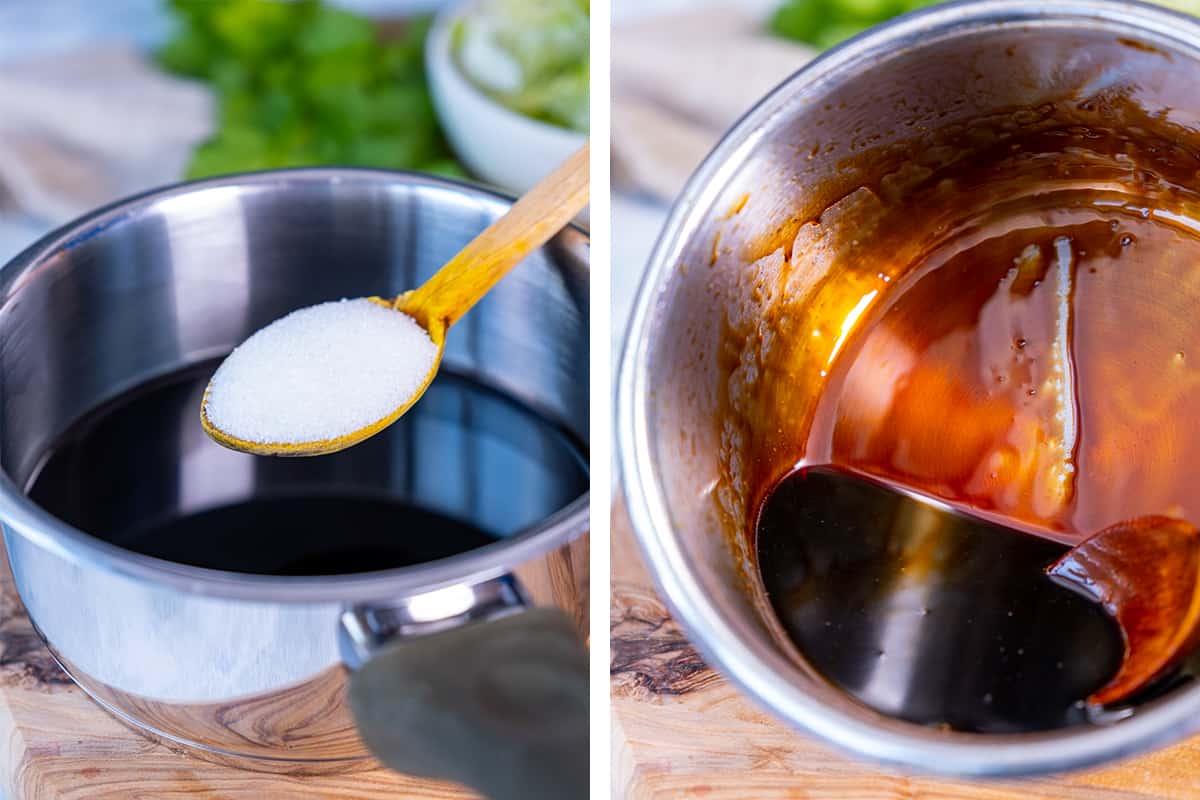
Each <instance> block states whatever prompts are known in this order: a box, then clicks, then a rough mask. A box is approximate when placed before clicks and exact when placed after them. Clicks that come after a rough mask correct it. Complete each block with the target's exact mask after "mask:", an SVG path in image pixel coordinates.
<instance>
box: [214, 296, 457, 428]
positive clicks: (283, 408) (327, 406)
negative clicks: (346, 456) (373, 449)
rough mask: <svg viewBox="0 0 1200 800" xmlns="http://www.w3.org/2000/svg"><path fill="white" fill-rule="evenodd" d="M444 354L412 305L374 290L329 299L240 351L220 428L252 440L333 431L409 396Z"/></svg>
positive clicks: (226, 380)
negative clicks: (381, 297) (378, 299)
mask: <svg viewBox="0 0 1200 800" xmlns="http://www.w3.org/2000/svg"><path fill="white" fill-rule="evenodd" d="M436 357H437V347H436V346H435V345H434V343H433V341H432V340H430V338H429V335H428V334H427V333H426V332H425V330H424V329H423V328H421V326H420V325H419V324H418V323H417V322H416V320H414V319H413V318H412V317H410V316H408V315H407V314H402V313H400V312H398V311H394V310H392V309H389V308H385V307H383V306H381V305H378V304H377V303H373V302H371V301H370V300H367V299H358V300H341V301H334V302H331V303H321V304H320V305H315V306H309V307H308V308H302V309H300V310H298V311H293V312H292V313H291V314H288V315H287V316H286V317H283V318H281V319H278V320H276V321H275V322H273V323H271V324H270V325H268V326H267V327H265V328H263V329H262V330H260V331H258V332H257V333H255V334H254V335H253V336H251V337H250V338H249V339H247V340H246V341H245V342H244V343H243V344H242V346H241V347H238V348H237V349H236V350H234V351H233V352H232V353H230V355H229V357H228V358H227V359H225V362H224V363H223V364H221V367H220V368H219V369H218V370H217V372H216V374H215V375H214V376H213V379H212V382H211V388H210V391H209V395H208V403H207V406H206V413H207V415H208V419H209V421H210V422H211V423H212V424H213V426H215V427H216V428H217V429H218V430H221V431H224V432H225V433H227V434H230V435H231V436H235V437H237V438H239V439H244V440H246V441H250V442H258V443H262V444H291V443H300V442H315V441H318V440H321V439H333V438H336V437H339V436H343V435H345V434H348V433H351V432H353V431H356V430H359V429H361V428H365V427H367V426H368V425H371V424H372V423H375V422H378V421H379V420H381V419H383V418H384V417H387V416H388V415H389V414H391V413H392V412H394V411H395V410H396V409H397V408H399V407H400V406H402V405H404V404H405V403H407V402H408V400H409V399H410V398H411V397H412V396H413V395H414V394H415V393H416V392H417V390H418V389H420V388H421V385H422V384H423V383H424V382H425V377H426V375H428V374H429V370H430V369H432V368H433V366H434V360H435V358H436Z"/></svg>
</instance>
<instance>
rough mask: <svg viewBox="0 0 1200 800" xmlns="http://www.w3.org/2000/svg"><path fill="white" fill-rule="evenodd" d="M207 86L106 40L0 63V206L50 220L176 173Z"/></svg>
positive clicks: (201, 124) (200, 130) (204, 115)
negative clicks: (50, 54)
mask: <svg viewBox="0 0 1200 800" xmlns="http://www.w3.org/2000/svg"><path fill="white" fill-rule="evenodd" d="M212 129H213V101H212V97H211V95H210V93H209V92H208V90H207V89H205V88H204V87H203V86H201V85H200V84H197V83H193V82H191V81H184V80H179V79H177V78H174V77H171V76H169V75H166V74H164V73H162V72H161V71H160V70H159V69H157V68H156V67H155V66H154V65H153V64H151V63H149V62H148V61H147V60H146V59H145V57H144V56H142V55H141V54H139V53H137V52H136V51H134V50H132V49H129V48H127V47H121V46H108V47H103V48H96V49H90V50H87V51H81V52H75V53H67V54H59V55H56V56H53V57H46V58H39V59H36V60H34V61H29V62H25V63H19V64H5V65H3V66H2V67H0V211H3V212H7V213H12V212H16V213H18V214H23V215H26V216H30V217H35V218H38V219H42V220H45V221H47V222H50V223H58V222H63V221H66V220H68V219H70V218H72V217H75V216H78V215H79V214H81V213H83V212H85V211H87V210H89V209H91V208H94V207H96V206H98V205H101V204H103V203H107V202H109V201H111V200H114V199H116V198H118V197H121V196H123V195H127V194H131V193H133V192H137V191H140V190H142V189H147V188H150V187H152V186H157V185H161V184H164V183H170V182H173V181H177V180H179V179H180V178H181V177H182V175H183V172H184V170H185V168H186V166H187V163H188V160H189V159H190V157H191V153H192V151H193V150H194V149H195V147H196V145H197V144H199V143H200V142H202V141H203V140H204V139H206V138H207V137H208V136H209V135H210V133H211V131H212Z"/></svg>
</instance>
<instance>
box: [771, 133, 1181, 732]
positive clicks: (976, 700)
mask: <svg viewBox="0 0 1200 800" xmlns="http://www.w3.org/2000/svg"><path fill="white" fill-rule="evenodd" d="M1055 136H1059V137H1060V138H1059V139H1058V141H1059V142H1060V143H1066V144H1069V145H1070V147H1071V148H1073V149H1072V150H1071V151H1069V152H1064V153H1053V154H1052V153H1050V152H1047V151H1048V150H1050V149H1051V148H1053V147H1054V146H1055V145H1054V144H1053V141H1054V137H1055ZM1058 146H1062V144H1060V145H1058ZM1006 147H1009V148H1010V149H1011V152H1012V153H1015V154H1016V155H1007V154H1001V153H1000V152H999V150H997V151H994V152H992V153H989V154H985V155H983V156H981V157H980V158H977V159H971V160H970V163H971V166H970V167H969V168H966V167H964V168H962V169H963V170H964V171H961V172H954V171H952V172H951V173H949V174H943V175H938V174H934V175H932V176H931V177H930V178H929V179H928V180H927V181H926V182H925V184H924V185H922V186H918V187H916V188H915V189H914V190H913V191H912V193H911V194H910V196H908V197H907V198H905V199H904V201H903V203H904V204H907V207H904V208H901V207H894V208H891V209H889V210H888V213H891V214H892V217H891V219H890V223H889V224H890V226H891V227H890V229H889V233H888V235H889V236H890V237H891V241H892V243H893V245H895V243H896V242H898V241H901V240H902V239H903V237H904V236H905V235H906V234H905V233H904V231H903V230H900V229H899V226H900V225H901V223H902V220H903V218H904V216H905V215H907V217H908V219H909V220H910V223H909V224H910V225H912V221H919V220H922V219H942V220H944V219H948V218H953V210H952V209H953V204H959V205H961V206H962V207H963V208H971V209H977V212H974V216H972V217H971V218H969V219H960V220H957V221H956V224H955V225H953V226H951V227H949V228H948V229H947V230H946V231H945V232H944V235H942V236H940V237H931V238H930V241H932V244H930V245H928V246H925V245H922V246H921V247H920V248H919V247H917V246H916V245H914V246H913V247H910V248H909V249H908V250H907V251H906V250H905V248H904V247H897V246H893V247H892V248H891V250H890V252H912V251H914V250H918V249H920V253H921V255H920V258H919V259H918V260H917V261H916V262H914V263H911V264H909V265H905V264H893V263H888V261H887V254H888V252H889V251H888V250H887V248H884V247H879V248H878V249H877V250H874V251H873V250H871V248H870V247H869V246H868V245H867V244H864V246H863V249H862V253H861V257H863V258H870V259H872V260H873V262H872V263H874V260H877V261H878V263H879V264H880V268H879V273H880V277H881V283H880V285H879V286H878V287H877V289H876V291H875V292H873V293H872V295H871V296H870V297H868V298H866V300H864V303H863V304H862V306H861V307H860V308H859V309H857V311H858V313H859V318H858V319H857V320H853V321H851V322H849V323H847V326H846V327H847V329H848V330H849V329H850V328H852V330H849V334H848V336H847V337H846V341H845V343H844V345H843V347H842V349H841V351H840V353H839V354H838V358H837V360H836V362H835V363H833V364H831V366H830V368H829V371H828V378H827V382H826V383H825V384H824V386H823V388H822V393H821V395H820V397H819V399H818V403H817V408H816V413H815V415H814V417H813V423H812V426H811V428H810V430H809V431H808V434H807V440H806V441H805V442H803V443H802V445H801V447H800V448H799V449H800V450H801V451H802V452H803V457H802V460H801V463H800V465H798V467H797V470H796V471H795V472H793V473H792V474H791V475H788V476H785V477H783V478H782V480H780V481H779V482H778V483H775V484H773V485H772V486H771V487H768V489H767V490H766V491H763V492H761V496H763V497H764V498H765V499H764V500H763V501H762V503H761V505H760V508H759V514H758V519H757V528H756V533H757V553H758V559H759V569H760V573H761V576H762V578H763V583H764V587H765V589H766V591H767V595H768V599H769V601H770V603H771V605H772V606H773V608H774V610H775V613H776V614H777V616H778V618H779V620H780V622H781V623H782V626H783V628H784V629H785V630H786V632H787V633H788V635H789V637H790V638H791V639H792V641H793V642H794V643H795V644H796V645H797V646H798V647H799V649H800V651H801V653H802V654H803V656H804V657H805V658H807V659H808V660H809V661H810V662H811V663H812V664H813V665H814V666H816V667H817V668H818V669H819V670H821V671H822V672H824V673H825V675H826V676H827V677H829V678H830V679H831V680H832V681H833V682H834V683H836V684H838V685H839V686H841V687H843V688H845V689H846V690H847V691H849V692H851V693H853V694H854V695H855V696H856V697H858V698H859V699H860V700H862V701H863V702H865V703H867V704H868V705H870V706H872V707H874V708H876V709H878V710H880V711H882V712H884V713H888V714H892V715H894V716H898V717H901V718H904V719H909V720H913V721H916V722H921V723H925V724H930V725H947V726H950V727H953V728H956V729H963V730H979V731H1016V730H1038V729H1046V728H1056V727H1063V726H1066V725H1070V724H1075V723H1078V722H1080V721H1083V720H1084V719H1085V718H1086V715H1085V713H1084V709H1083V705H1082V702H1081V700H1082V699H1083V698H1084V697H1086V696H1087V694H1088V693H1089V692H1090V691H1092V690H1094V689H1096V688H1098V686H1099V685H1100V684H1102V683H1104V682H1105V681H1106V680H1107V679H1108V678H1109V677H1111V675H1112V673H1113V672H1114V671H1115V668H1116V666H1117V663H1118V662H1119V657H1120V653H1121V649H1120V648H1121V645H1120V640H1119V638H1117V632H1116V629H1115V627H1114V626H1113V624H1112V623H1111V622H1110V621H1108V620H1107V619H1105V618H1103V615H1102V613H1101V612H1100V611H1099V609H1098V608H1094V607H1089V606H1088V604H1087V603H1086V602H1084V601H1082V600H1080V599H1079V598H1076V597H1073V596H1071V595H1070V593H1069V592H1068V591H1066V590H1065V589H1061V588H1059V587H1056V586H1054V585H1053V584H1051V583H1050V581H1049V580H1048V579H1047V578H1045V576H1044V575H1043V574H1042V570H1043V569H1044V568H1045V567H1046V566H1048V565H1049V564H1050V563H1051V562H1053V561H1054V560H1055V559H1056V558H1057V557H1058V556H1060V555H1061V554H1062V553H1063V552H1064V551H1065V549H1066V546H1067V545H1069V544H1071V543H1074V542H1078V541H1079V540H1081V539H1083V538H1086V537H1087V536H1089V535H1090V534H1092V533H1095V532H1097V531H1099V530H1101V529H1103V528H1105V527H1106V526H1109V525H1111V524H1113V523H1116V522H1120V521H1122V520H1128V519H1132V518H1135V517H1139V516H1142V515H1148V514H1164V515H1168V516H1175V517H1182V518H1186V519H1189V520H1191V521H1192V522H1197V521H1200V479H1198V478H1197V475H1200V455H1198V454H1200V415H1198V414H1197V413H1196V410H1197V409H1200V313H1197V312H1198V310H1200V212H1198V209H1200V199H1198V196H1197V195H1196V194H1195V193H1194V192H1193V191H1191V190H1190V189H1189V188H1188V187H1187V186H1186V185H1183V184H1181V183H1179V182H1178V181H1179V180H1180V177H1179V176H1180V175H1182V176H1184V177H1183V180H1185V181H1186V180H1191V181H1193V182H1196V183H1200V170H1197V169H1196V166H1197V160H1196V157H1195V156H1193V155H1190V154H1184V155H1181V156H1180V157H1179V158H1180V162H1181V165H1180V169H1179V170H1177V171H1176V172H1175V173H1173V174H1171V175H1166V174H1156V173H1154V172H1153V171H1150V170H1145V169H1140V168H1139V167H1138V165H1137V164H1136V163H1135V160H1134V159H1131V158H1130V157H1129V156H1128V153H1129V152H1132V150H1133V146H1132V145H1131V144H1130V143H1129V141H1127V139H1126V138H1124V137H1122V136H1116V135H1110V134H1106V133H1103V132H1095V133H1093V132H1087V131H1084V132H1082V133H1080V132H1073V133H1068V132H1065V131H1064V132H1061V135H1060V134H1058V133H1052V134H1046V135H1041V136H1040V138H1034V139H1031V140H1029V141H1022V142H1019V143H1016V144H1012V145H1006ZM1039 148H1040V150H1041V152H1038V153H1037V155H1031V154H1030V153H1028V152H1027V151H1038V150H1039ZM1147 152H1148V151H1147ZM1156 152H1159V151H1156ZM1181 152H1182V151H1181ZM989 159H990V160H989ZM1160 166H1161V165H1160ZM968 169H969V171H965V170H968ZM989 170H990V171H989ZM1023 170H1024V172H1023ZM998 187H999V188H998ZM985 196H986V200H984V201H983V202H981V197H985ZM902 205H903V204H902ZM947 209H951V210H950V211H948V210H947ZM882 227H885V228H887V226H882ZM912 229H913V230H914V231H919V230H920V225H919V224H917V225H912ZM917 235H922V236H926V237H927V238H928V237H929V234H928V232H927V231H921V232H920V233H919V234H918V233H913V234H912V236H917ZM923 241H924V240H923ZM922 248H923V249H922ZM799 257H803V254H799ZM893 278H894V279H893ZM814 335H815V334H814ZM822 374H823V375H824V374H826V373H824V372H823V373H822ZM814 467H815V469H814ZM847 471H848V472H852V473H854V474H857V475H859V476H869V477H871V478H872V479H874V480H876V481H880V482H882V484H881V485H886V484H890V485H892V486H898V487H906V488H911V489H914V490H916V491H917V492H918V493H920V494H924V495H927V496H931V497H933V498H937V499H940V500H943V501H945V502H946V503H947V504H948V505H949V507H950V508H951V509H953V512H947V511H945V510H936V509H934V508H933V507H932V506H931V505H930V504H927V503H920V502H917V501H914V500H912V499H909V498H906V497H903V496H902V495H901V494H898V493H897V492H896V491H895V490H894V489H891V488H880V486H879V485H877V486H874V487H870V485H869V484H862V483H861V481H860V480H859V479H857V478H855V479H847V478H846V477H845V475H846V474H847ZM864 486H867V487H868V488H864ZM964 515H965V516H964ZM1030 534H1036V536H1031V535H1030ZM1161 689H1162V686H1161V685H1160V686H1159V687H1157V690H1158V691H1161Z"/></svg>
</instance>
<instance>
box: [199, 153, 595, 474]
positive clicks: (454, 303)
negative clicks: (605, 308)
mask: <svg viewBox="0 0 1200 800" xmlns="http://www.w3.org/2000/svg"><path fill="white" fill-rule="evenodd" d="M588 152H589V149H588V145H586V144H585V145H584V146H583V147H582V148H580V149H579V150H578V151H577V152H575V153H574V154H573V155H572V156H571V157H570V158H568V159H567V160H566V161H564V162H563V163H562V164H561V165H560V166H559V167H558V168H557V169H555V170H554V172H552V173H550V175H548V176H547V177H545V178H544V179H542V180H541V181H540V182H539V183H538V184H537V186H535V187H534V188H533V189H532V190H530V191H529V193H528V194H526V195H525V196H524V197H522V198H521V199H520V200H518V201H517V202H516V204H515V205H513V207H512V208H511V209H509V211H508V213H507V214H505V215H504V216H503V217H501V218H500V219H498V220H496V221H495V222H493V223H492V224H491V225H489V226H488V227H487V228H486V229H484V231H483V232H482V233H480V234H479V235H478V236H476V237H475V238H474V239H472V240H471V242H470V243H468V244H467V246H466V247H464V248H463V249H462V250H460V251H459V252H458V254H457V255H455V256H454V257H453V258H452V259H450V261H448V262H447V263H446V265H445V266H443V267H442V268H441V269H440V270H438V271H437V273H436V274H434V276H433V277H431V278H430V279H429V280H428V281H426V282H425V284H424V285H422V286H420V287H418V288H417V289H413V290H412V291H408V292H405V293H404V294H402V295H400V296H399V297H397V298H395V299H393V300H387V299H383V298H378V297H373V298H369V299H370V300H372V301H374V302H376V303H379V304H381V305H385V306H389V307H391V308H394V309H395V310H397V311H401V312H403V313H405V314H407V315H408V316H410V317H412V318H413V319H414V320H416V322H417V323H418V324H419V325H420V326H421V327H422V328H424V329H425V331H426V333H428V334H429V338H430V339H431V340H432V341H433V344H434V345H435V346H436V348H437V355H436V357H435V358H434V359H433V363H432V365H431V366H430V368H429V371H428V373H427V374H426V375H425V378H424V381H423V382H422V383H421V384H420V386H419V387H418V388H417V389H416V391H414V392H413V393H412V394H411V395H410V396H409V397H408V398H407V399H406V400H405V401H404V402H402V403H400V404H399V405H398V406H397V407H396V408H395V409H394V410H393V411H392V412H391V413H389V414H387V415H385V416H383V417H382V418H380V419H378V420H376V421H374V422H372V423H371V424H369V425H366V426H364V427H361V428H358V429H356V430H352V431H350V432H348V433H345V434H342V435H339V436H335V437H333V438H329V439H319V440H316V441H279V442H259V441H250V440H247V439H243V438H240V437H238V436H235V435H233V434H231V433H230V432H228V431H225V430H221V429H220V428H218V427H216V426H215V425H214V424H213V422H212V420H210V419H209V415H208V403H209V397H210V395H211V394H212V392H213V390H214V386H213V384H212V383H211V382H210V383H209V385H208V388H207V390H206V391H205V393H204V399H203V400H202V401H201V404H200V422H201V424H202V425H203V426H204V430H205V431H206V432H207V433H208V435H209V436H211V437H212V438H213V439H214V440H215V441H216V442H217V443H219V444H222V445H224V446H225V447H228V448H230V449H233V450H240V451H242V452H246V453H254V454H256V455H286V456H315V455H323V454H326V453H333V452H336V451H338V450H343V449H345V448H347V447H350V446H351V445H354V444H357V443H359V442H361V441H363V440H364V439H367V438H369V437H371V436H374V435H375V434H376V433H379V432H380V431H381V430H383V429H384V428H386V427H387V426H389V425H391V424H392V423H393V422H395V421H396V420H397V419H399V418H400V416H401V415H403V414H404V412H405V411H407V410H408V409H409V408H411V407H412V405H413V403H415V402H416V401H417V400H418V399H419V398H420V397H421V395H422V394H424V393H425V390H426V389H427V388H428V387H429V384H430V383H431V382H432V381H433V378H434V376H435V375H436V374H437V370H438V366H439V365H440V364H441V360H442V352H443V350H444V348H445V343H446V331H447V330H448V329H449V328H450V326H451V325H453V324H454V323H455V322H457V321H458V320H459V318H461V317H462V315H463V314H465V313H466V312H467V311H468V310H469V309H470V308H471V307H472V306H474V305H475V304H476V303H477V302H479V300H481V299H482V298H483V296H484V295H486V294H487V293H488V291H489V290H490V289H491V288H492V287H493V286H495V285H496V283H497V282H498V281H499V280H500V279H501V278H502V277H504V275H505V274H507V273H508V271H509V270H511V269H512V268H513V267H515V266H516V265H517V264H518V263H520V262H521V261H522V260H523V259H524V258H525V257H526V256H527V255H529V254H530V253H531V252H533V251H534V250H536V249H537V248H539V247H541V246H542V245H543V244H545V243H546V242H547V241H549V240H550V238H551V237H552V236H554V234H556V233H558V231H560V230H561V229H562V228H563V227H564V226H565V225H567V223H569V222H570V221H571V220H572V219H573V218H574V217H575V215H576V214H578V213H579V212H580V211H582V210H583V208H584V207H585V206H586V205H587V203H588Z"/></svg>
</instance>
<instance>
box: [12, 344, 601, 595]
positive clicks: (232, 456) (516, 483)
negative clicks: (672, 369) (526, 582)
mask: <svg viewBox="0 0 1200 800" xmlns="http://www.w3.org/2000/svg"><path fill="white" fill-rule="evenodd" d="M215 368H216V362H212V363H208V364H204V365H201V366H198V367H195V368H192V369H188V370H185V371H182V372H178V373H175V374H173V375H170V376H168V377H166V378H162V379H159V380H156V381H153V382H150V383H147V384H145V385H143V386H140V387H138V388H137V389H135V390H133V391H131V392H128V393H126V394H124V395H122V396H120V397H118V398H117V399H115V400H114V401H112V402H110V403H108V404H107V405H105V406H104V407H102V408H99V409H98V410H96V411H95V412H93V413H92V414H90V415H88V416H87V417H86V418H84V419H82V420H80V421H79V422H78V423H76V424H75V425H74V426H73V427H72V428H71V429H70V430H69V431H68V432H67V433H66V434H65V435H64V436H63V437H61V439H60V440H59V441H58V443H57V444H56V445H55V447H54V448H52V449H51V451H50V454H49V455H48V457H47V459H46V461H45V463H44V465H43V466H42V468H41V470H40V471H39V472H38V473H37V475H36V477H35V479H34V480H33V482H32V483H31V485H30V487H29V490H28V491H29V495H30V497H32V499H33V500H35V501H36V502H37V503H39V504H40V505H41V506H42V507H44V508H46V509H47V510H48V511H50V512H51V513H53V514H54V515H55V516H57V517H59V518H60V519H62V520H64V521H65V522H68V523H70V524H71V525H73V526H75V527H77V528H80V529H81V530H84V531H86V532H88V533H90V534H92V535H94V536H98V537H100V538H102V539H105V540H107V541H109V542H112V543H113V544H117V545H120V546H121V547H124V548H126V549H128V550H133V551H135V552H138V553H142V554H145V555H149V556H154V557H157V558H162V559H167V560H170V561H174V562H178V563H182V564H190V565H194V566H200V567H208V568H212V569H221V570H227V571H232V572H243V573H254V574H264V575H332V574H346V573H356V572H368V571H374V570H381V569H389V568H395V567H404V566H411V565H414V564H420V563H423V562H427V561H432V560H435V559H439V558H445V557H448V556H453V555H456V554H458V553H463V552H466V551H468V550H472V549H475V548H477V547H482V546H484V545H488V544H491V543H493V542H496V541H498V540H500V539H503V538H506V537H509V536H513V535H515V534H518V533H519V532H520V531H522V530H523V529H525V528H527V527H528V526H530V525H533V524H534V523H536V522H538V521H539V520H541V519H543V518H544V517H545V516H547V515H548V514H551V513H553V512H554V511H556V510H557V509H559V508H562V507H563V506H565V505H567V504H568V503H570V502H571V501H572V500H574V499H575V498H577V497H579V496H580V495H582V494H583V493H584V492H586V491H587V486H588V475H587V467H586V454H585V451H584V449H583V447H582V446H581V445H580V443H579V442H577V441H576V440H574V439H573V438H572V437H571V436H570V435H569V434H568V433H567V432H565V431H564V430H563V429H561V428H560V427H558V426H556V425H555V424H553V423H552V422H550V421H548V420H547V419H545V418H544V417H543V416H541V415H539V414H537V413H535V412H534V411H533V410H531V409H529V408H527V407H526V406H524V405H522V404H520V403H518V402H516V401H514V400H512V399H511V398H509V397H508V396H506V395H504V394H501V393H499V392H497V391H494V390H493V389H490V388H488V387H485V386H483V385H481V384H479V383H476V382H473V381H471V380H468V379H466V378H463V377H459V376H456V375H454V374H449V373H443V374H440V375H439V377H438V378H437V380H436V381H435V382H434V383H433V385H432V386H431V387H430V389H429V391H428V392H427V393H426V394H425V396H424V397H423V398H422V400H421V402H420V403H418V404H417V405H416V406H414V407H413V408H412V409H411V410H410V411H409V412H408V413H407V414H405V415H404V416H403V417H402V418H401V419H400V420H399V421H398V422H397V423H396V424H395V425H393V426H391V427H390V428H388V429H387V430H386V431H385V432H383V433H382V434H380V435H379V436H376V437H374V438H372V439H370V440H368V441H366V442H364V443H362V444H360V445H357V446H355V447H352V448H350V449H348V450H345V451H342V452H340V453H336V454H333V455H329V456H321V457H318V458H291V459H282V458H260V457H255V456H249V455H246V454H242V453H235V452H233V451H231V450H227V449H225V448H223V447H220V446H219V445H217V444H215V443H213V442H212V441H210V440H209V439H208V437H207V436H205V434H204V432H203V430H202V429H201V427H200V422H199V408H200V398H201V396H202V394H203V391H204V387H205V386H206V384H207V382H208V379H209V377H210V375H211V374H212V372H213V370H214V369H215Z"/></svg>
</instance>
